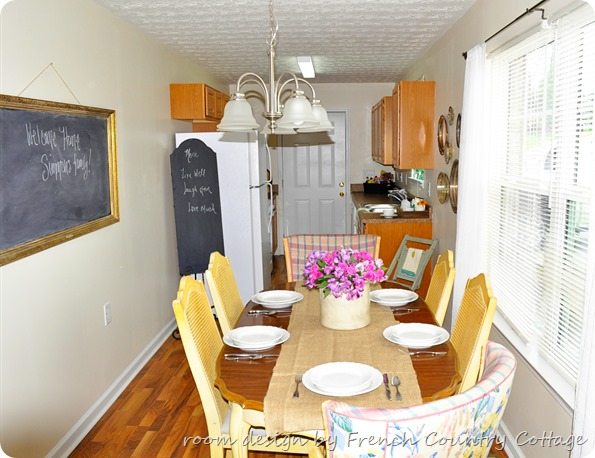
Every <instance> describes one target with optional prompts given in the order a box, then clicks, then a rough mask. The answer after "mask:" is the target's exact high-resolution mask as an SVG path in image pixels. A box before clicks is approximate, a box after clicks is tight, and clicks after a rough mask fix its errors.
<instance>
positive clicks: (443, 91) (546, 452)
mask: <svg viewBox="0 0 595 458" xmlns="http://www.w3.org/2000/svg"><path fill="white" fill-rule="evenodd" d="M568 3H569V1H564V0H560V1H558V0H553V1H550V2H548V3H547V4H546V6H545V8H546V11H547V12H548V13H549V12H552V11H553V12H555V11H556V10H557V9H559V8H561V7H562V6H565V5H566V4H568ZM534 4H535V1H534V0H522V1H519V0H498V1H495V0H478V1H477V2H476V3H475V4H474V5H473V7H472V8H471V9H470V10H469V11H468V12H467V13H466V14H465V15H464V16H463V17H462V18H461V19H460V20H459V21H458V22H457V24H456V25H455V26H454V27H453V28H451V29H450V30H449V31H448V32H447V33H446V34H445V35H444V36H443V37H442V38H441V39H440V40H438V42H437V43H436V44H435V45H434V46H433V47H432V48H431V49H430V50H429V51H428V52H427V53H426V55H425V56H424V57H423V58H422V59H419V60H418V61H417V62H415V64H414V65H413V66H412V67H411V68H409V69H408V71H407V72H405V74H404V75H402V76H403V79H418V78H420V77H421V76H422V75H423V76H425V78H426V79H428V80H435V81H436V119H435V123H434V125H435V126H437V124H438V118H439V116H440V115H441V114H444V115H446V114H447V112H448V107H449V106H452V107H453V109H454V111H455V116H456V114H457V113H459V112H460V111H461V108H462V102H463V82H464V75H465V60H464V59H463V57H462V56H461V53H462V52H464V51H467V50H468V49H471V48H472V47H473V46H475V45H476V44H478V43H480V42H481V41H483V40H484V39H486V38H487V37H489V36H490V35H492V34H493V33H495V32H496V31H497V30H499V29H500V28H501V27H503V26H504V25H505V24H507V23H508V22H509V21H511V20H513V19H514V18H515V17H517V16H518V15H519V14H521V13H523V12H524V11H525V9H526V8H529V7H531V6H533V5H534ZM533 16H535V17H529V18H526V19H523V20H522V21H520V22H519V23H518V25H517V26H515V27H513V28H512V29H511V30H509V31H508V32H506V33H505V34H502V35H501V36H500V37H499V39H498V41H499V42H500V43H502V42H503V41H505V40H506V39H510V38H512V37H513V36H514V35H516V34H518V33H521V32H523V31H525V30H528V29H529V28H530V27H532V26H533V25H534V24H535V22H536V20H538V19H539V15H537V14H536V15H533ZM496 46H497V43H496V40H494V41H492V42H490V45H489V47H488V49H493V48H494V47H496ZM463 116H464V114H463ZM453 131H454V125H453V126H452V127H451V132H453ZM451 138H454V137H451ZM434 144H435V145H434V151H435V152H434V159H435V164H436V166H435V168H434V170H432V171H429V174H428V177H429V180H430V200H431V201H432V203H433V208H434V213H433V227H434V238H438V239H439V241H440V245H439V247H440V251H442V250H445V249H453V248H454V245H455V232H456V215H455V214H454V213H453V212H452V210H451V208H450V205H449V204H448V203H445V204H443V205H441V204H440V203H439V202H438V201H437V199H436V198H435V189H436V185H435V183H436V177H437V175H438V173H439V172H442V171H443V172H446V173H447V174H449V175H450V164H449V165H446V164H445V162H444V157H443V156H440V155H439V153H438V146H437V140H436V139H434ZM482 153H483V152H481V151H477V154H482ZM454 158H458V149H457V148H456V147H455V149H454ZM454 158H453V159H454ZM455 261H456V259H455ZM447 320H448V318H447ZM492 339H493V340H495V341H498V342H501V343H504V344H505V345H506V346H507V347H509V348H510V347H511V345H510V344H509V343H508V342H507V341H506V340H505V339H504V338H503V336H502V335H501V334H500V333H499V332H498V331H497V330H495V331H494V332H493V333H492ZM517 359H518V363H519V365H518V370H517V373H516V378H515V382H514V386H513V389H512V395H511V397H510V402H509V405H508V407H507V410H506V412H505V414H504V423H505V425H506V427H507V428H508V429H509V430H510V431H511V433H512V435H513V437H516V436H517V435H518V434H521V433H523V432H524V431H528V433H529V434H530V435H534V436H537V437H540V436H541V435H543V433H544V432H549V431H552V432H553V433H554V434H556V435H558V434H559V435H562V436H563V437H566V436H567V435H568V434H569V433H570V429H571V421H572V415H571V412H570V411H569V409H567V408H566V407H565V404H564V403H563V402H562V401H561V400H560V399H559V398H558V397H557V396H556V395H555V394H553V393H552V391H551V390H550V389H549V387H548V386H547V384H546V383H545V382H544V381H543V380H542V379H541V378H540V377H539V376H538V375H537V374H536V373H535V371H533V370H532V369H531V367H530V366H529V365H528V364H527V363H526V362H525V360H524V359H523V358H522V357H521V356H520V355H518V354H517ZM509 445H510V444H509ZM520 451H521V453H524V454H525V455H526V456H527V457H535V458H559V457H563V456H567V455H568V453H567V452H566V451H565V450H564V449H563V448H556V447H553V448H547V447H545V448H543V447H538V446H524V447H522V448H521V449H520Z"/></svg>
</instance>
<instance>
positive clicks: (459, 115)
mask: <svg viewBox="0 0 595 458" xmlns="http://www.w3.org/2000/svg"><path fill="white" fill-rule="evenodd" d="M456 137H457V148H460V147H461V113H459V114H458V115H457V135H456Z"/></svg>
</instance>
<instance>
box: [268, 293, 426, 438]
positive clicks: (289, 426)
mask: <svg viewBox="0 0 595 458" xmlns="http://www.w3.org/2000/svg"><path fill="white" fill-rule="evenodd" d="M296 291H299V292H300V293H302V294H304V300H303V301H301V302H299V303H297V304H294V305H293V311H292V313H291V318H290V322H289V327H288V328H287V329H288V331H289V332H290V335H291V336H290V338H289V340H288V341H287V342H285V343H284V344H283V346H282V348H281V352H280V354H279V358H278V359H277V364H276V365H275V369H274V370H273V376H272V378H271V382H270V384H269V389H268V391H267V394H266V396H265V398H264V417H265V428H266V432H267V434H268V435H269V436H273V435H276V434H279V433H289V432H295V431H305V430H311V429H323V425H322V411H321V408H320V405H321V403H322V401H324V400H325V399H329V398H330V397H329V396H322V395H319V394H316V393H313V392H311V391H310V390H308V389H307V388H306V387H304V385H300V397H299V398H298V399H293V397H292V395H293V391H294V389H295V376H296V375H297V374H303V373H304V372H305V371H306V370H307V369H310V368H311V367H313V366H316V365H318V364H323V363H328V362H332V361H351V362H359V363H364V364H368V365H370V366H372V367H375V368H376V369H378V370H379V371H380V372H382V373H384V372H386V373H387V374H388V375H389V378H390V376H391V375H393V374H398V375H399V378H400V379H401V386H400V387H399V390H400V392H401V395H402V397H403V399H402V400H401V401H395V400H394V398H395V396H394V395H395V391H394V387H392V386H391V394H392V399H393V400H391V401H389V400H388V399H387V398H386V394H385V391H384V385H381V386H379V387H378V388H377V389H375V390H374V391H371V392H370V393H366V394H362V395H358V396H352V397H341V398H338V397H337V398H334V399H337V400H342V401H344V402H347V403H349V404H353V405H358V406H370V407H388V408H398V407H407V406H411V405H415V404H421V403H422V398H421V393H420V390H419V384H418V382H417V376H416V375H415V371H414V369H413V365H412V364H411V357H410V356H409V354H408V353H407V352H406V351H403V350H402V349H399V348H398V347H397V346H396V345H395V344H393V343H391V342H389V341H388V340H386V339H385V338H384V337H383V335H382V331H383V330H384V329H385V328H386V327H387V326H390V325H393V324H395V323H396V322H395V319H394V316H393V314H392V312H391V311H390V310H389V309H387V308H385V307H382V306H380V305H378V304H375V303H372V304H371V305H370V307H371V318H372V320H371V323H370V324H369V325H368V326H366V327H365V328H362V329H357V330H352V331H335V330H332V329H327V328H325V327H323V326H322V325H321V324H320V305H319V291H318V290H316V289H315V290H312V291H310V290H308V289H306V288H305V287H303V286H301V285H298V286H297V287H296Z"/></svg>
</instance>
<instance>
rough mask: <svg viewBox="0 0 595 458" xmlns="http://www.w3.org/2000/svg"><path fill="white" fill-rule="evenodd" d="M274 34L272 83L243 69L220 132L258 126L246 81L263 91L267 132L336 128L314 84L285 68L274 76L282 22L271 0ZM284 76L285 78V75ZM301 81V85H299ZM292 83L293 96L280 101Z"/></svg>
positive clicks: (271, 42)
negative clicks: (279, 30)
mask: <svg viewBox="0 0 595 458" xmlns="http://www.w3.org/2000/svg"><path fill="white" fill-rule="evenodd" d="M269 13H270V24H271V37H270V40H269V42H268V45H269V83H268V84H267V83H265V81H264V80H263V79H262V78H261V77H260V76H258V75H257V74H256V73H250V72H248V73H244V74H243V75H241V76H240V77H239V78H238V81H237V83H236V91H235V92H234V93H233V95H232V96H231V99H230V100H229V102H227V104H226V105H225V109H224V112H223V118H222V119H221V122H220V123H219V124H218V125H217V130H218V131H221V132H248V131H251V130H254V129H258V128H259V125H258V123H257V122H256V119H255V118H254V114H253V112H252V107H251V105H250V104H249V103H248V101H247V100H246V94H245V93H244V92H242V90H241V88H242V86H243V85H244V84H247V83H255V84H256V85H257V86H258V87H259V88H260V89H261V90H262V92H263V95H264V99H265V111H264V112H263V114H262V116H263V117H264V118H265V119H266V120H267V127H266V129H265V130H266V132H268V133H273V134H280V135H287V134H295V133H298V132H327V131H329V130H332V129H333V125H332V124H331V123H330V122H329V119H328V115H327V113H326V110H325V109H324V107H323V106H322V105H321V104H320V100H318V99H317V98H316V91H315V90H314V87H313V86H312V85H311V84H310V83H309V82H308V81H306V80H305V79H303V78H299V77H297V76H296V75H295V74H293V73H289V72H284V73H282V74H281V76H280V77H279V78H278V79H275V47H276V44H277V31H278V29H279V26H278V24H277V21H276V19H275V15H274V11H273V0H270V2H269ZM284 77H285V79H283V78H284ZM300 83H301V86H300ZM290 85H292V86H293V88H292V91H291V95H290V97H289V98H288V99H287V100H286V101H285V102H284V105H282V104H281V94H283V93H284V89H285V88H286V86H287V88H288V89H289V88H290V87H291V86H290ZM304 86H307V87H308V88H309V89H310V91H311V92H312V99H311V100H312V102H310V100H309V99H308V98H307V97H306V95H305V94H304V91H303V88H304Z"/></svg>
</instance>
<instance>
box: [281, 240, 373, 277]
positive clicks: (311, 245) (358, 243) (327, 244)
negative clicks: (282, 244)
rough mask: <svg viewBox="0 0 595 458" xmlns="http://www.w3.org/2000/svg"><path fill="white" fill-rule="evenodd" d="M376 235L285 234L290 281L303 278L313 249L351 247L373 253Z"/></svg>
mask: <svg viewBox="0 0 595 458" xmlns="http://www.w3.org/2000/svg"><path fill="white" fill-rule="evenodd" d="M377 240H378V236H377V235H368V234H355V235H351V234H300V235H289V236H287V242H288V247H289V253H285V256H289V258H290V260H291V281H297V280H301V279H302V278H303V272H304V266H305V265H306V260H307V259H308V256H309V255H310V253H311V252H312V251H314V250H322V251H332V250H335V249H337V248H352V249H354V250H360V251H367V252H368V253H370V254H371V255H372V256H374V255H375V251H376V241H377Z"/></svg>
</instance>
